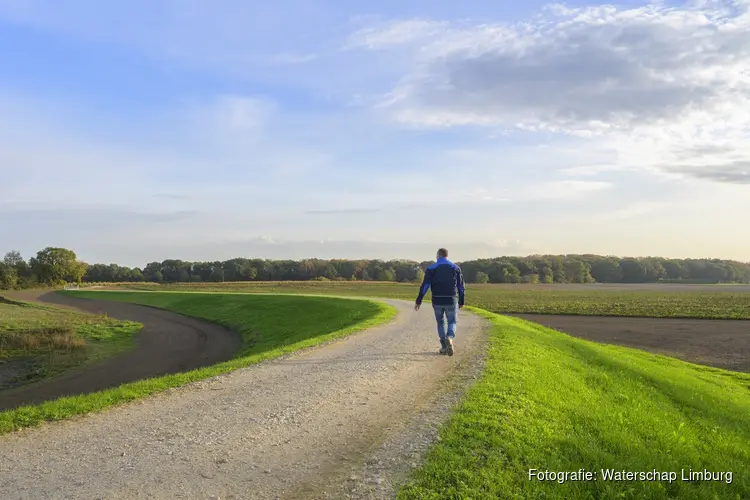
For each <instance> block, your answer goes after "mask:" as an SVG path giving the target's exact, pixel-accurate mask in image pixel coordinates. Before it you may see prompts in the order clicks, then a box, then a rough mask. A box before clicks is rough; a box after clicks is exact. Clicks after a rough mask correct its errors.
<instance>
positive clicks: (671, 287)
mask: <svg viewBox="0 0 750 500" xmlns="http://www.w3.org/2000/svg"><path fill="white" fill-rule="evenodd" d="M471 286H472V288H483V287H487V288H491V289H507V290H551V291H557V292H659V293H664V292H701V293H707V292H729V293H740V292H743V293H748V292H750V285H744V284H727V285H721V284H688V283H685V284H683V283H554V284H543V283H537V284H528V283H492V284H486V285H476V284H474V285H471Z"/></svg>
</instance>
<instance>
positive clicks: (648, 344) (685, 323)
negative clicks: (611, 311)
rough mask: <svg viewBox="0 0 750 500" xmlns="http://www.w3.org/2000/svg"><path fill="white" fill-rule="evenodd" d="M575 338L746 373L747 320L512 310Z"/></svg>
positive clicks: (749, 365)
mask: <svg viewBox="0 0 750 500" xmlns="http://www.w3.org/2000/svg"><path fill="white" fill-rule="evenodd" d="M509 316H516V317H519V318H523V319H526V320H529V321H533V322H534V323H539V324H541V325H544V326H547V327H550V328H553V329H555V330H558V331H561V332H564V333H567V334H569V335H573V336H575V337H580V338H584V339H587V340H593V341H595V342H602V343H605V344H616V345H621V346H626V347H633V348H636V349H642V350H644V351H649V352H652V353H655V354H661V355H664V356H671V357H674V358H678V359H682V360H683V361H688V362H691V363H698V364H702V365H708V366H714V367H717V368H723V369H726V370H733V371H740V372H750V321H747V320H708V319H672V318H626V317H606V316H558V315H543V314H513V315H509Z"/></svg>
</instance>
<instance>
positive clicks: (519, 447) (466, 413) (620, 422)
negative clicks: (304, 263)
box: [174, 283, 750, 499]
mask: <svg viewBox="0 0 750 500" xmlns="http://www.w3.org/2000/svg"><path fill="white" fill-rule="evenodd" d="M219 287H221V289H222V290H227V289H228V288H229V287H227V286H226V285H225V286H221V285H219V286H218V287H217V286H214V287H211V288H213V289H217V288H219ZM174 288H177V289H181V290H185V289H187V288H189V287H186V286H184V285H183V286H179V285H178V286H177V287H174ZM206 288H209V287H208V286H202V287H199V288H198V287H193V289H199V290H204V289H206ZM231 289H233V290H235V291H248V290H249V289H251V290H252V291H264V292H277V293H285V292H286V293H289V292H292V293H294V292H297V293H300V292H302V293H318V294H326V293H330V294H338V295H345V294H351V295H361V296H386V297H397V298H405V299H412V298H413V297H412V296H413V289H414V286H403V285H393V284H372V285H369V286H368V285H362V284H348V283H347V284H343V285H340V284H327V283H323V284H303V285H300V284H277V285H268V284H262V285H260V286H241V287H240V286H236V285H235V286H233V287H231ZM471 293H472V295H471V299H470V300H471V303H472V304H476V305H477V306H479V307H482V308H486V309H490V310H493V311H497V312H528V313H567V314H605V315H617V316H651V317H692V318H732V319H739V318H748V317H750V307H749V305H750V294H748V293H727V292H716V293H705V292H701V293H695V292H661V291H659V292H652V291H640V292H622V291H617V292H607V291H605V292H600V291H597V292H577V291H576V292H571V291H556V290H553V291H533V292H532V291H527V290H507V289H504V290H503V289H498V288H495V289H493V288H492V287H480V288H477V289H476V290H474V289H472V291H471ZM477 311H478V312H479V313H480V314H483V315H485V316H487V317H488V318H489V319H490V321H491V322H492V325H493V328H492V331H491V334H490V347H489V356H488V361H487V367H486V370H485V373H484V375H483V377H482V378H481V379H480V380H478V381H477V383H475V384H474V386H473V387H472V388H470V389H469V392H468V393H467V394H466V396H465V397H464V399H463V401H462V402H461V403H460V404H459V405H458V406H457V407H456V408H455V410H454V413H453V415H452V417H451V418H450V420H449V422H448V423H447V424H446V425H445V427H444V428H443V429H442V430H441V441H440V442H439V443H437V444H436V446H435V447H434V448H433V449H432V450H431V452H430V454H429V456H428V458H427V461H426V463H425V464H424V466H423V467H421V468H420V469H419V470H418V471H416V472H415V474H414V475H413V476H412V477H411V478H410V481H409V482H408V483H407V484H406V485H405V486H404V487H403V488H402V489H401V491H400V493H399V498H401V499H438V498H439V499H443V498H455V499H463V498H472V499H483V498H488V499H489V498H518V499H526V498H545V499H567V498H586V499H600V498H633V499H635V498H665V499H666V498H686V499H690V498H696V499H697V498H701V499H703V498H706V499H714V498H716V499H724V498H727V499H729V498H736V499H739V498H750V473H748V471H749V470H750V391H749V390H748V387H750V375H748V374H740V373H735V372H729V371H725V370H720V369H715V368H710V367H704V366H699V365H693V364H690V363H686V362H683V361H680V360H677V359H673V358H668V357H662V356H658V355H653V354H650V353H645V352H642V351H638V350H634V349H628V348H625V347H619V346H612V345H601V344H596V343H593V342H589V341H586V340H581V339H577V338H574V337H572V336H569V335H565V334H563V333H559V332H556V331H554V330H550V329H547V328H544V327H541V326H539V325H536V324H533V323H529V322H526V321H523V320H520V319H516V318H508V317H502V316H498V315H496V314H492V313H488V312H484V311H481V310H477ZM748 328H749V329H750V323H748ZM530 469H537V470H538V471H547V470H549V471H556V472H564V471H578V470H579V469H585V470H586V471H591V472H592V473H595V474H596V475H595V477H596V479H597V480H596V481H573V480H570V479H569V480H568V481H567V482H565V483H564V484H560V483H559V482H555V481H544V482H542V481H539V480H538V479H535V478H533V479H529V470H530ZM611 469H614V470H617V471H623V470H624V471H627V472H650V471H653V470H654V469H655V470H657V471H658V472H663V473H667V474H669V473H674V474H676V477H674V480H673V481H672V482H669V481H668V480H667V481H653V480H642V478H636V480H632V481H613V480H606V478H605V477H604V476H603V474H602V470H611ZM691 469H692V470H693V471H701V472H702V471H703V470H704V469H707V470H709V471H712V472H717V473H718V472H727V471H729V472H731V473H732V478H731V484H727V482H726V476H725V477H724V480H718V481H693V482H689V481H683V480H682V474H683V470H684V471H685V474H686V475H689V474H690V471H691Z"/></svg>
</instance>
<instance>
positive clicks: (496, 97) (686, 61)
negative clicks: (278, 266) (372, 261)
mask: <svg viewBox="0 0 750 500" xmlns="http://www.w3.org/2000/svg"><path fill="white" fill-rule="evenodd" d="M520 5H521V3H520V2H513V3H511V2H504V3H499V2H494V3H493V2H461V3H456V2H439V1H438V2H435V1H430V2H428V1H426V0H424V1H411V2H408V1H407V2H396V1H386V2H377V3H372V2H368V3H364V2H357V3H355V2H341V1H325V2H321V1H301V0H299V1H281V2H275V3H272V4H268V3H266V2H263V3H261V2H253V1H239V0H225V1H216V2H211V3H209V2H199V1H197V0H190V1H188V0H184V1H180V2H178V1H176V0H171V1H167V0H155V1H145V0H131V1H128V2H125V1H119V0H113V1H110V2H106V3H105V2H94V1H86V0H69V1H66V2H52V1H42V0H36V1H34V0H0V175H2V179H3V187H2V191H1V192H2V195H1V196H0V242H2V243H3V247H7V248H3V249H0V250H3V251H5V250H9V249H11V248H15V249H18V250H20V251H21V252H22V253H23V254H24V256H27V257H28V256H30V255H32V254H33V253H34V252H36V251H37V250H38V249H40V248H42V247H44V246H48V245H53V246H65V247H69V248H73V249H75V250H76V251H77V253H78V254H79V256H80V257H81V258H83V259H84V260H87V261H89V262H118V263H121V264H127V265H143V264H145V263H146V262H148V261H152V260H162V259H165V258H183V259H190V260H204V259H205V260H215V259H226V258H231V257H235V256H260V257H268V258H304V257H323V258H330V257H349V258H360V257H361V258H396V257H403V258H414V259H418V260H422V259H428V258H430V257H431V256H432V255H434V251H435V248H436V247H437V246H447V247H449V248H450V249H451V250H452V255H453V256H455V258H456V259H457V260H468V259H473V258H478V257H491V256H497V255H503V254H529V253H579V252H581V253H583V252H587V253H588V252H590V253H600V254H615V255H664V256H675V257H688V256H692V257H707V256H710V257H714V256H715V257H726V258H735V259H740V260H750V232H748V231H747V230H745V229H743V228H744V227H745V226H746V225H747V222H746V221H747V217H748V214H750V141H748V140H747V138H748V136H749V134H748V133H749V132H750V115H748V113H747V109H750V13H749V12H750V10H749V9H750V2H748V1H747V0H735V1H730V0H724V1H701V2H691V3H665V2H656V3H645V2H634V1H627V2H620V3H617V4H612V5H602V4H595V3H587V2H580V1H579V2H573V3H566V4H548V3H544V2H537V1H534V2H526V3H524V4H523V7H521V6H520Z"/></svg>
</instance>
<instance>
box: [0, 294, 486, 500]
mask: <svg viewBox="0 0 750 500" xmlns="http://www.w3.org/2000/svg"><path fill="white" fill-rule="evenodd" d="M383 302H387V303H390V304H392V305H394V306H396V307H397V308H398V309H399V314H398V316H397V317H396V319H395V320H394V321H393V322H391V323H389V324H387V325H383V326H380V327H376V328H373V329H370V330H367V331H365V332H360V333H358V334H354V335H351V336H349V337H346V338H344V339H341V340H338V341H335V342H332V343H329V344H326V345H323V346H319V347H316V348H311V349H307V350H304V351H301V352H299V353H295V354H292V355H289V356H285V357H283V358H279V359H276V360H272V361H268V362H264V363H261V364H258V365H254V366H251V367H248V368H244V369H241V370H238V371H236V372H233V373H230V374H227V375H223V376H219V377H215V378H212V379H209V380H205V381H202V382H198V383H194V384H191V385H188V386H185V387H181V388H177V389H172V390H169V391H166V392H164V393H160V394H158V395H155V396H152V397H150V398H146V399H143V400H139V401H136V402H134V403H131V404H128V405H125V406H120V407H115V408H112V409H110V410H108V411H105V412H102V413H97V414H93V415H88V416H85V417H81V418H76V419H72V420H69V421H64V422H55V423H51V424H47V425H44V426H42V427H37V428H31V429H25V430H22V431H18V432H16V433H13V434H10V435H6V436H2V437H0V498H3V499H27V498H28V499H31V498H33V499H38V498H45V499H57V498H87V499H95V498H101V499H114V498H118V499H119V498H122V499H126V498H127V499H136V498H158V499H164V498H186V499H202V498H206V499H208V498H221V499H230V498H234V499H254V498H262V499H272V498H305V499H314V498H347V497H348V498H392V497H393V495H394V491H395V488H396V487H397V486H398V484H399V482H400V481H402V480H403V478H404V477H405V474H407V473H408V470H409V469H411V468H413V467H416V466H418V465H419V464H420V463H421V461H422V458H423V456H424V452H425V451H426V450H427V449H428V448H429V445H430V444H431V443H432V442H433V441H434V439H436V429H437V427H438V426H439V424H440V423H441V422H443V421H444V419H445V418H446V417H447V416H448V412H449V409H450V406H451V404H452V403H454V402H455V401H456V400H457V398H458V397H459V396H460V394H461V392H462V390H463V389H464V388H465V387H466V386H467V385H468V384H469V383H470V382H471V381H472V380H473V379H474V378H475V377H476V376H478V374H479V373H480V371H481V366H482V360H483V354H484V344H485V338H486V337H485V331H486V328H487V323H486V321H485V320H483V319H480V318H478V317H477V316H474V315H472V314H469V313H465V312H463V313H461V314H460V316H459V325H458V336H457V339H456V342H455V345H456V354H455V356H453V357H448V356H442V355H439V354H438V353H437V351H438V348H439V343H438V342H437V333H436V331H435V320H434V316H433V314H432V310H431V308H430V307H429V304H426V305H425V307H423V308H422V310H420V311H419V312H414V310H413V305H412V304H411V303H408V302H403V301H395V300H383ZM290 313H293V311H290Z"/></svg>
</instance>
